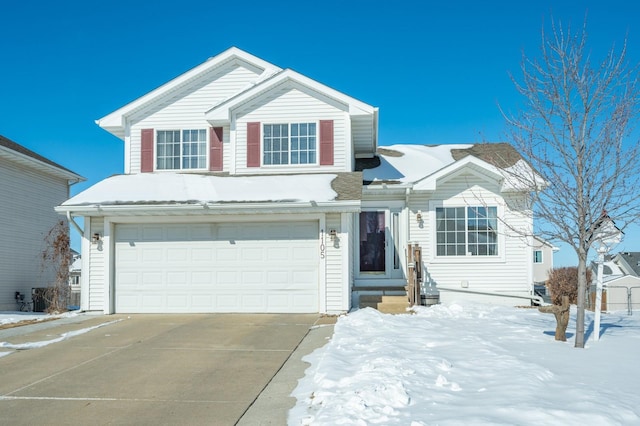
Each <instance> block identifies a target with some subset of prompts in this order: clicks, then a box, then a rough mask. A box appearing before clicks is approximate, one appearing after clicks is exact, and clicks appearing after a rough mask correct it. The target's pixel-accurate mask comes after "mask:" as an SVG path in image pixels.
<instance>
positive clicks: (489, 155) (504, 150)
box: [451, 142, 522, 169]
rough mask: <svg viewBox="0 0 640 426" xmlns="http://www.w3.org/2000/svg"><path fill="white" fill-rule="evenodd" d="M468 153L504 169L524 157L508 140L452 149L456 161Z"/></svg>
mask: <svg viewBox="0 0 640 426" xmlns="http://www.w3.org/2000/svg"><path fill="white" fill-rule="evenodd" d="M467 155H473V156H474V157H478V158H479V159H481V160H482V161H486V162H487V163H489V164H493V165H494V166H496V167H499V168H502V169H504V168H507V167H511V166H513V165H514V164H516V163H517V162H518V160H521V159H522V157H521V156H520V154H519V153H518V151H516V150H515V148H514V147H512V146H511V145H510V144H508V143H506V142H500V143H477V144H475V145H473V146H472V147H471V148H467V149H452V150H451V156H452V157H453V159H454V160H456V161H458V160H461V159H463V158H464V157H466V156H467Z"/></svg>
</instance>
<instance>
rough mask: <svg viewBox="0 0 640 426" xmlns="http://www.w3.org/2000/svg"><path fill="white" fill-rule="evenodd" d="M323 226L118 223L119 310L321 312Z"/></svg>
mask: <svg viewBox="0 0 640 426" xmlns="http://www.w3.org/2000/svg"><path fill="white" fill-rule="evenodd" d="M318 237H319V236H318V223H317V222H305V223H293V224H292V223H277V224H276V223H254V224H187V225H185V224H178V225H175V224H172V225H162V224H159V225H157V224H153V225H129V224H127V225H117V226H116V234H115V240H116V274H115V276H116V297H115V302H116V311H118V312H123V313H124V312H176V313H177V312H297V313H298V312H318V267H319V252H318Z"/></svg>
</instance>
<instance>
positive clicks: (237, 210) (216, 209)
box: [55, 200, 361, 216]
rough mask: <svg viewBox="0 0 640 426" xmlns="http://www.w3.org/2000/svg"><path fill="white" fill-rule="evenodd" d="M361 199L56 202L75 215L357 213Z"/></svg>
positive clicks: (59, 210) (59, 208)
mask: <svg viewBox="0 0 640 426" xmlns="http://www.w3.org/2000/svg"><path fill="white" fill-rule="evenodd" d="M360 206H361V203H360V201H359V200H358V201H342V202H335V201H331V202H315V201H311V202H304V203H277V202H276V203H269V204H268V205H265V203H197V204H195V203H194V204H140V205H132V204H125V205H114V204H92V205H81V206H77V205H76V206H65V205H62V206H58V207H56V208H55V210H56V211H57V212H58V213H68V214H74V215H76V216H105V215H126V214H128V215H140V216H150V215H161V214H172V213H174V214H189V213H191V214H225V215H227V214H256V213H288V212H296V213H319V212H325V213H332V212H342V213H357V212H359V211H360Z"/></svg>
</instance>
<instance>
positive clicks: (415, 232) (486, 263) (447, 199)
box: [409, 175, 531, 305]
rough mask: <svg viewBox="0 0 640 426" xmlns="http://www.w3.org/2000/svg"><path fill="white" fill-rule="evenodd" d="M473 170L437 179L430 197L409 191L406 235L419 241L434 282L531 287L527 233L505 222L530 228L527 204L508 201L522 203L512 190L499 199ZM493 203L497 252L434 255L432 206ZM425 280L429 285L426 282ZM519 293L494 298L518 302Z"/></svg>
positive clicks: (493, 288)
mask: <svg viewBox="0 0 640 426" xmlns="http://www.w3.org/2000/svg"><path fill="white" fill-rule="evenodd" d="M477 181H478V177H477V176H475V175H461V176H458V177H456V178H454V179H451V180H449V181H447V182H446V183H444V184H442V185H440V187H439V189H438V190H437V191H436V192H435V193H433V194H431V196H430V197H428V196H426V195H423V196H414V197H412V198H411V200H410V204H409V209H410V212H409V226H410V236H409V240H410V241H413V242H417V243H419V244H420V245H421V246H422V249H423V259H424V262H425V265H426V271H425V272H426V274H427V277H428V278H427V281H428V280H432V282H433V283H435V284H436V285H437V286H440V287H451V288H455V289H461V288H462V283H463V282H465V285H467V284H468V289H469V290H473V291H489V292H506V293H518V294H522V295H526V294H529V291H530V289H531V278H530V274H531V268H530V264H531V248H530V247H529V246H528V244H527V241H526V240H527V239H526V238H523V237H522V236H521V235H518V234H516V233H515V232H513V231H512V230H510V229H508V227H507V226H505V223H508V224H509V227H514V228H519V229H523V230H525V231H529V232H530V230H531V217H530V216H528V213H527V211H526V210H522V211H518V210H515V211H514V210H512V209H510V206H517V205H521V204H523V203H522V201H523V199H524V198H523V197H525V196H524V195H513V196H509V197H512V198H510V199H508V200H504V199H503V198H502V196H501V195H500V192H499V188H498V186H497V185H496V184H494V185H491V184H489V183H487V182H483V183H482V186H480V185H472V186H471V187H470V182H477ZM483 203H486V205H498V219H499V220H498V253H499V255H498V256H496V257H487V256H463V257H446V256H441V257H438V256H436V255H435V249H436V243H435V237H436V233H435V207H436V206H461V205H482V204H483ZM418 211H421V212H422V216H423V218H424V220H423V222H422V223H419V222H418V221H417V220H416V214H417V212H418ZM425 284H427V285H428V282H426V283H425ZM448 297H453V298H456V297H463V295H462V294H461V293H452V292H446V291H444V292H441V300H446V298H448ZM517 300H518V299H508V298H504V299H495V300H494V301H495V302H496V303H505V304H510V305H513V304H514V303H515V304H517V303H518V302H517ZM514 301H515V302H514Z"/></svg>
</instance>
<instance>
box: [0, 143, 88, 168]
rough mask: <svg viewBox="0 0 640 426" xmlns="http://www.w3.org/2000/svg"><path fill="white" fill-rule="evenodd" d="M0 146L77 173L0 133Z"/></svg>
mask: <svg viewBox="0 0 640 426" xmlns="http://www.w3.org/2000/svg"><path fill="white" fill-rule="evenodd" d="M0 146H3V147H5V148H8V149H10V150H12V151H15V152H17V153H19V154H22V155H26V156H27V157H30V158H33V159H34V160H38V161H40V162H42V163H46V164H48V165H50V166H53V167H57V168H58V169H60V170H64V171H66V172H69V173H73V174H76V173H75V172H74V171H72V170H69V169H67V168H66V167H63V166H61V165H60V164H58V163H55V162H53V161H51V160H49V159H48V158H45V157H43V156H42V155H40V154H37V153H35V152H33V151H31V150H30V149H27V148H25V147H24V146H22V145H20V144H18V143H16V142H14V141H12V140H11V139H9V138H6V137H4V136H2V135H0Z"/></svg>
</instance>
